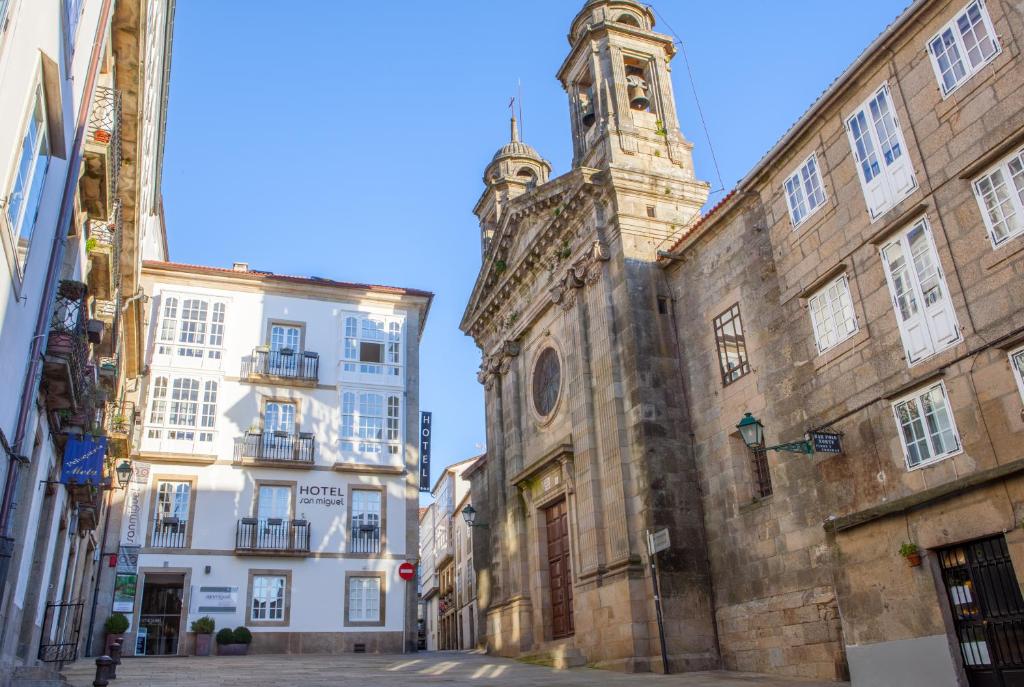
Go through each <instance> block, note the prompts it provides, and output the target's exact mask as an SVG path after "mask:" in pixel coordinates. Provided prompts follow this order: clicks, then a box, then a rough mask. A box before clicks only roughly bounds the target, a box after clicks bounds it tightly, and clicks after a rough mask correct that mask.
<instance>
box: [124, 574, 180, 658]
mask: <svg viewBox="0 0 1024 687" xmlns="http://www.w3.org/2000/svg"><path fill="white" fill-rule="evenodd" d="M184 608H185V573H163V572H160V573H145V581H144V583H143V587H142V605H141V609H140V611H139V629H138V630H137V631H136V634H135V655H136V656H176V655H177V654H178V641H179V638H180V634H181V624H182V617H181V613H182V610H183V609H184Z"/></svg>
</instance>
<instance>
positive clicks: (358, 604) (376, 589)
mask: <svg viewBox="0 0 1024 687" xmlns="http://www.w3.org/2000/svg"><path fill="white" fill-rule="evenodd" d="M380 602H381V581H380V578H379V577H350V578H348V622H349V623H380V622H381V613H380V610H381V609H380V605H381V604H380Z"/></svg>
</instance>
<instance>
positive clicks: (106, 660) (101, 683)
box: [92, 656, 114, 687]
mask: <svg viewBox="0 0 1024 687" xmlns="http://www.w3.org/2000/svg"><path fill="white" fill-rule="evenodd" d="M113 663H114V661H113V660H111V658H110V656H100V657H99V658H97V659H96V679H95V680H93V681H92V687H107V685H109V684H110V681H109V680H108V679H107V678H108V676H109V675H110V666H111V665H113Z"/></svg>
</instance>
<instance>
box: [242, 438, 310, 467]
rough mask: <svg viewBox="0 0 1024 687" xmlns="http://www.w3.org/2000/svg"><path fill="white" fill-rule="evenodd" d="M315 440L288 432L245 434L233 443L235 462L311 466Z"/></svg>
mask: <svg viewBox="0 0 1024 687" xmlns="http://www.w3.org/2000/svg"><path fill="white" fill-rule="evenodd" d="M315 457H316V439H315V438H314V436H313V435H312V434H308V433H305V432H303V433H300V434H289V433H288V432H246V433H245V436H243V437H241V438H240V439H238V440H237V442H236V443H235V462H243V461H244V459H246V458H249V459H251V460H256V461H267V462H273V463H285V464H294V465H312V464H313V461H314V459H315Z"/></svg>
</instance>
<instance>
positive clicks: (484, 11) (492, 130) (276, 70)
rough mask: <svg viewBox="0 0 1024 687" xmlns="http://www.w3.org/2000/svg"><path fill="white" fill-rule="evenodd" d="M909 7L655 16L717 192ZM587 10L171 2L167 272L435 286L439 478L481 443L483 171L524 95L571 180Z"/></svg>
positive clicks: (662, 9)
mask: <svg viewBox="0 0 1024 687" xmlns="http://www.w3.org/2000/svg"><path fill="white" fill-rule="evenodd" d="M907 2H908V0H862V2H860V3H857V4H856V6H855V7H854V6H852V5H850V4H849V3H839V2H822V1H821V0H786V2H763V1H761V0H737V1H735V2H731V3H723V2H717V3H700V2H689V1H684V0H660V2H657V3H656V4H655V8H656V9H657V11H658V12H659V13H660V14H661V16H662V22H661V23H660V25H659V27H658V28H659V30H662V31H664V32H666V33H668V32H669V30H668V28H667V26H666V25H670V26H671V27H672V28H673V29H675V31H676V32H678V34H679V37H680V39H681V40H682V41H683V42H684V44H685V46H686V53H687V56H688V58H689V63H690V67H691V68H692V70H693V74H694V80H695V82H696V87H697V92H698V94H699V96H700V100H701V105H702V107H703V111H704V116H705V119H706V121H707V125H708V129H709V132H710V136H711V140H712V143H713V145H714V149H715V153H716V155H717V158H718V162H719V166H720V168H721V174H722V178H723V180H724V182H725V186H726V187H727V188H728V187H731V186H732V185H733V184H735V182H736V181H738V180H739V179H740V178H741V177H742V176H743V175H744V174H745V173H746V172H747V171H748V170H749V169H750V168H751V167H752V166H753V164H754V163H755V162H756V161H757V160H758V159H759V158H760V157H761V156H762V155H763V154H764V153H765V152H766V151H767V150H768V149H769V148H770V147H771V146H772V144H773V143H774V142H775V141H776V140H778V138H779V137H780V136H781V135H782V134H783V133H784V132H785V131H786V129H788V128H789V126H790V125H791V124H792V123H793V122H794V121H795V120H796V119H797V118H798V117H799V116H800V115H801V114H802V113H803V111H804V110H805V109H806V108H807V107H808V106H809V105H810V104H811V103H812V102H813V101H814V99H815V98H816V97H817V96H818V95H819V94H820V93H821V91H822V90H824V88H825V87H826V86H827V85H828V84H829V83H831V81H832V80H833V79H834V78H835V77H836V76H838V74H839V73H840V72H841V71H842V70H843V69H844V68H845V67H846V66H847V65H848V64H849V63H850V62H852V61H853V60H854V58H856V56H857V55H858V54H859V53H860V52H861V51H862V50H863V49H864V48H865V47H867V45H868V44H869V43H870V42H871V41H872V40H873V39H874V38H875V36H877V35H878V34H879V33H880V32H881V31H882V30H883V29H884V28H885V26H886V25H887V24H888V23H889V22H890V21H892V20H893V19H894V18H895V17H896V16H897V15H898V14H899V12H900V11H901V10H902V9H903V7H904V6H905V4H906V3H907ZM582 5H583V0H519V1H518V2H514V3H511V2H494V1H484V2H480V1H472V2H471V1H468V0H461V1H458V2H448V3H443V2H439V3H425V2H420V1H413V0H394V1H393V2H381V3H379V4H376V5H372V7H373V12H371V13H367V12H366V8H367V7H368V5H366V4H359V3H353V2H345V1H343V2H338V1H337V0H304V1H303V2H296V3H292V4H291V5H287V6H282V5H281V3H280V2H278V1H276V0H249V1H247V2H244V3H243V2H242V1H241V0H217V1H216V2H179V3H178V5H177V17H176V27H175V42H174V57H173V71H172V79H171V100H170V112H169V121H168V134H167V152H166V162H165V170H164V203H165V207H166V216H167V231H168V241H169V245H170V257H171V259H172V260H175V261H179V262H189V263H198V264H205V265H214V266H230V265H231V263H232V262H234V261H236V260H240V261H247V262H249V263H250V265H251V266H252V267H253V268H254V269H262V270H270V271H273V272H280V273H285V274H301V275H317V276H322V277H329V278H335V279H341V280H347V281H357V282H372V283H383V284H393V285H396V286H407V287H414V288H421V289H428V290H431V291H433V292H434V293H436V299H435V302H434V308H433V311H432V313H431V316H430V320H429V322H428V324H427V330H426V334H425V336H424V339H423V346H422V349H421V356H422V358H421V362H422V379H421V388H420V391H421V400H422V408H423V409H424V410H431V411H433V413H434V440H435V443H434V460H435V465H436V466H438V467H439V466H441V465H446V464H449V463H453V462H457V461H459V460H462V459H464V458H466V457H468V456H471V455H475V454H476V453H478V452H479V447H480V446H481V445H482V444H483V443H484V436H485V435H484V419H483V391H482V387H481V386H480V385H479V384H478V383H477V381H476V370H477V367H478V365H479V362H480V356H479V353H478V351H477V349H476V347H475V346H474V344H473V342H472V341H471V340H470V339H468V338H466V337H465V336H463V335H462V333H461V332H460V331H459V330H458V324H459V321H460V319H461V317H462V312H463V308H464V306H465V304H466V300H467V298H468V296H469V293H470V291H471V290H472V287H473V282H474V279H475V278H476V273H477V270H478V268H479V264H480V244H479V230H478V227H477V224H476V221H475V218H474V216H473V214H472V209H473V205H474V204H475V203H476V201H477V199H478V198H479V196H480V193H481V191H482V190H483V185H482V181H481V176H482V174H483V170H484V167H485V166H486V164H487V163H488V162H489V161H490V158H491V156H492V155H493V154H494V152H495V150H497V149H498V148H499V147H500V146H501V145H502V144H504V143H505V142H506V141H507V140H508V114H509V113H508V109H507V105H508V101H509V98H510V97H511V96H512V95H514V93H515V89H516V83H517V81H518V80H522V84H523V95H524V98H523V103H524V110H525V111H524V115H525V116H524V122H523V136H524V139H525V140H526V141H527V142H528V143H530V144H532V145H533V146H535V147H536V148H537V149H538V150H539V151H540V152H541V154H542V155H544V156H545V157H546V158H547V159H549V160H550V161H551V163H552V164H553V166H554V170H555V171H554V174H555V175H558V174H562V173H564V172H566V171H568V168H569V164H570V162H571V155H572V153H571V145H570V139H569V135H570V134H569V118H568V113H567V99H566V96H565V94H564V92H563V91H562V89H561V86H560V84H559V83H558V81H557V80H556V79H555V77H554V75H555V72H556V71H557V69H558V67H559V66H560V65H561V63H562V60H563V59H564V58H565V56H566V54H567V52H568V44H567V42H566V33H567V32H568V28H569V24H570V22H571V21H572V18H573V17H574V16H575V13H576V12H577V11H578V9H579V8H580V7H581V6H582ZM282 7H284V9H283V10H282ZM673 75H674V80H675V91H676V98H677V101H678V103H679V111H680V113H681V117H682V129H683V133H684V134H685V135H686V136H687V137H689V138H690V140H692V141H693V142H694V144H695V146H696V147H695V150H694V158H695V162H696V167H697V173H698V176H699V177H700V178H702V179H706V180H708V181H711V182H712V184H713V187H714V188H718V183H717V174H716V172H715V169H714V166H713V164H712V158H711V155H710V152H709V149H708V144H707V139H706V138H705V134H704V130H703V129H702V127H701V125H700V120H699V118H698V116H697V112H696V108H695V104H694V98H693V93H692V90H691V86H690V81H689V79H688V77H687V69H686V65H685V63H684V62H683V58H682V56H680V57H678V58H677V59H676V62H675V68H674V72H673ZM721 196H722V193H717V194H715V195H713V196H712V199H711V201H712V202H714V201H715V200H717V199H719V198H721ZM436 469H437V468H435V476H436V474H437V472H436Z"/></svg>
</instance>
